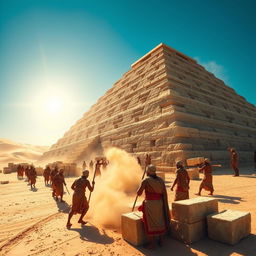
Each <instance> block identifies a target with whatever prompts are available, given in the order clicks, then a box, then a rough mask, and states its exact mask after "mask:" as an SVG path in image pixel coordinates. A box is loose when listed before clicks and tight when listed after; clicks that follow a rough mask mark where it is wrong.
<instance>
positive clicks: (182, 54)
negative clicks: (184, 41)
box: [131, 42, 197, 68]
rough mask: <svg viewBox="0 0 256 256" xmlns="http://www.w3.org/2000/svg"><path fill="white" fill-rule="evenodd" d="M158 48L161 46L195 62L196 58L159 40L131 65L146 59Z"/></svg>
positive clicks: (133, 65)
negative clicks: (158, 42)
mask: <svg viewBox="0 0 256 256" xmlns="http://www.w3.org/2000/svg"><path fill="white" fill-rule="evenodd" d="M159 48H163V49H165V50H166V51H169V52H175V53H176V54H178V55H180V56H182V57H183V58H184V59H186V60H188V61H190V62H193V63H197V62H196V60H194V59H192V58H190V57H189V56H187V55H185V54H184V53H182V52H179V51H177V50H175V49H173V48H171V47H170V46H168V45H167V44H165V43H163V42H161V43H160V44H158V45H157V46H156V47H154V48H153V49H152V50H151V51H149V52H148V53H146V54H145V55H143V56H142V57H141V58H139V59H138V60H137V61H135V62H134V63H133V64H132V65H131V67H132V68H134V67H135V66H136V65H137V64H138V63H140V62H142V61H143V60H145V59H147V58H148V57H149V56H150V55H151V54H152V53H153V52H155V51H157V50H158V49H159Z"/></svg>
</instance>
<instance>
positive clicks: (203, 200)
mask: <svg viewBox="0 0 256 256" xmlns="http://www.w3.org/2000/svg"><path fill="white" fill-rule="evenodd" d="M216 212H218V200H217V199H215V198H209V197H196V198H192V199H187V200H181V201H177V202H173V203H172V218H173V219H174V220H178V221H180V222H184V223H188V224H191V223H195V222H198V221H201V220H204V219H205V218H206V216H207V215H209V214H211V213H216Z"/></svg>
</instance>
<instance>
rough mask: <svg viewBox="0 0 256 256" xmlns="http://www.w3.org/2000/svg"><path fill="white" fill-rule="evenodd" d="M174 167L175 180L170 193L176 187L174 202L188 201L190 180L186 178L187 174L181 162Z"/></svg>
mask: <svg viewBox="0 0 256 256" xmlns="http://www.w3.org/2000/svg"><path fill="white" fill-rule="evenodd" d="M176 167H177V170H176V179H175V180H174V183H173V185H172V187H171V191H173V188H174V187H175V185H177V187H176V191H175V198H174V201H179V200H185V199H189V182H190V178H189V176H188V172H187V170H186V169H185V168H184V167H183V163H182V161H179V162H177V163H176Z"/></svg>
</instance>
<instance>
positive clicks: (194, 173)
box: [187, 168, 199, 180]
mask: <svg viewBox="0 0 256 256" xmlns="http://www.w3.org/2000/svg"><path fill="white" fill-rule="evenodd" d="M187 172H188V176H189V178H190V179H191V180H198V179H199V170H198V168H193V169H187Z"/></svg>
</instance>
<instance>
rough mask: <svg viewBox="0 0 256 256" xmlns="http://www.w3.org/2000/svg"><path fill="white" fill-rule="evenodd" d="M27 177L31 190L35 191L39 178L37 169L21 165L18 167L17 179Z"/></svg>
mask: <svg viewBox="0 0 256 256" xmlns="http://www.w3.org/2000/svg"><path fill="white" fill-rule="evenodd" d="M24 176H25V177H26V180H25V181H27V182H28V185H30V187H31V190H32V189H35V188H36V187H35V185H36V178H37V173H36V168H35V167H34V166H33V165H22V164H19V165H18V166H17V178H18V179H19V178H22V179H23V177H24Z"/></svg>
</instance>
